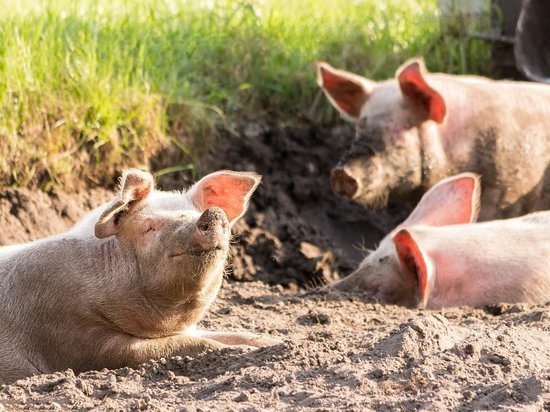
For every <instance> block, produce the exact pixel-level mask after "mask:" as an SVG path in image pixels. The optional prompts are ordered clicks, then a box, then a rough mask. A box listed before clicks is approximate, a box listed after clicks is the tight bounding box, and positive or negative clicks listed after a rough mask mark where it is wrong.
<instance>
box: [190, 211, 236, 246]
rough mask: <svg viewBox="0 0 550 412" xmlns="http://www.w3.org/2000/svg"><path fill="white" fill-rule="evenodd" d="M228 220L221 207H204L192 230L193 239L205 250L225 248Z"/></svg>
mask: <svg viewBox="0 0 550 412" xmlns="http://www.w3.org/2000/svg"><path fill="white" fill-rule="evenodd" d="M228 231H229V222H228V221H227V217H226V215H225V213H224V211H223V210H222V209H220V208H219V207H211V208H208V209H206V210H205V211H204V212H203V214H202V215H201V216H200V217H199V220H197V224H196V227H195V230H194V233H193V235H194V238H195V241H196V242H197V243H198V244H199V245H200V247H201V248H202V249H203V250H204V251H205V252H207V251H210V250H215V249H225V247H226V243H227V241H228Z"/></svg>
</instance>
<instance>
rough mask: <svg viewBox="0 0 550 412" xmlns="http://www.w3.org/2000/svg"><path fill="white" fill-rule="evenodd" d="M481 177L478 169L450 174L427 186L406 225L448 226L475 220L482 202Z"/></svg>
mask: <svg viewBox="0 0 550 412" xmlns="http://www.w3.org/2000/svg"><path fill="white" fill-rule="evenodd" d="M480 196H481V187H480V177H479V175H477V174H475V173H461V174H459V175H455V176H451V177H449V178H447V179H444V180H442V181H440V182H439V183H437V184H436V185H434V186H433V187H432V188H431V189H430V190H428V191H427V192H426V193H425V194H424V196H422V199H420V202H418V205H416V207H415V209H414V210H413V211H412V213H411V214H410V216H409V217H408V218H407V220H405V222H403V224H402V225H403V226H405V225H406V226H412V225H426V226H447V225H457V224H466V223H473V222H475V221H476V219H477V215H478V214H479V206H480Z"/></svg>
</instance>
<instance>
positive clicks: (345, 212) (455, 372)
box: [0, 121, 550, 411]
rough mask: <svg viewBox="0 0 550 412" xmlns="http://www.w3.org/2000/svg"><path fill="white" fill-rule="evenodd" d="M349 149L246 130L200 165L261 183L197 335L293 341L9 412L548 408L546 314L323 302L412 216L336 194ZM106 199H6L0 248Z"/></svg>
mask: <svg viewBox="0 0 550 412" xmlns="http://www.w3.org/2000/svg"><path fill="white" fill-rule="evenodd" d="M350 135H351V133H350V130H349V129H347V128H345V127H344V128H335V129H332V130H320V129H319V128H317V127H315V126H308V125H304V126H301V127H283V126H282V125H280V124H277V123H276V122H275V121H261V122H257V121H249V122H244V121H243V123H242V125H241V126H239V127H237V128H236V129H235V130H234V131H233V132H232V133H227V135H226V136H224V137H223V138H222V139H220V141H219V142H218V145H217V147H216V148H215V149H212V150H211V152H209V153H208V154H207V155H206V157H205V158H204V160H203V162H202V170H201V172H202V173H206V172H209V171H213V170H216V169H220V168H230V169H234V170H255V171H257V172H259V173H261V174H262V175H264V179H263V184H262V185H261V186H260V188H259V189H258V191H257V193H256V195H255V196H254V198H253V200H252V204H251V206H250V209H249V211H248V213H247V215H246V216H245V218H243V219H241V221H240V222H239V223H238V224H237V227H236V229H235V232H236V239H235V244H234V245H233V257H232V262H231V263H230V267H231V270H230V271H229V276H228V279H227V280H226V281H225V283H224V286H223V287H222V292H221V294H220V296H219V298H218V300H217V301H216V302H215V303H214V305H213V307H212V309H211V310H210V311H209V313H208V314H207V316H206V318H205V319H204V321H203V322H202V325H201V326H202V327H204V328H208V329H216V330H235V331H238V330H246V331H252V332H255V333H260V334H266V335H271V336H274V337H278V338H280V339H281V340H282V341H283V343H281V344H279V345H276V346H272V347H267V348H263V349H258V350H250V349H243V348H228V349H223V350H220V351H215V352H210V353H206V354H205V355H203V356H200V357H197V358H188V357H186V358H178V357H176V358H173V359H160V360H154V361H153V360H152V361H150V362H148V363H146V364H143V365H142V366H141V367H139V368H137V369H130V368H124V369H119V370H107V369H104V370H102V371H90V372H85V373H82V374H80V375H78V376H75V374H74V373H73V372H72V371H70V370H68V371H62V372H58V373H55V374H52V375H41V376H34V377H31V378H28V379H24V380H21V381H18V382H16V383H14V384H11V385H3V386H1V387H0V411H1V410H3V409H5V410H24V409H26V410H39V409H45V410H67V409H75V410H90V409H95V410H181V411H206V410H216V411H218V410H243V411H253V410H325V411H332V410H369V409H375V410H388V411H389V410H433V411H440V410H449V409H453V410H496V409H504V410H533V411H538V410H548V409H550V304H547V305H541V306H530V305H507V304H502V305H495V306H491V307H485V308H452V309H446V310H440V311H428V310H410V309H405V308H401V307H396V306H384V305H381V304H379V303H377V302H373V301H372V299H370V298H369V296H366V295H361V294H357V293H354V294H345V293H336V292H331V293H328V292H323V291H319V290H318V289H317V288H315V286H318V285H321V284H323V283H326V282H330V281H333V280H334V279H337V278H339V277H340V276H343V275H345V274H347V273H349V272H350V270H351V269H352V268H353V267H354V266H355V265H356V264H357V262H358V261H359V260H360V259H361V256H362V255H363V253H364V250H365V248H369V247H373V246H374V245H375V243H376V242H377V241H378V240H380V238H381V237H382V236H383V235H384V234H385V233H386V232H387V231H388V230H389V229H391V228H392V227H393V226H394V225H395V224H396V223H397V222H398V221H399V220H402V219H403V218H404V216H406V214H407V213H408V208H407V207H403V206H402V207H399V208H398V207H393V208H390V209H389V210H388V211H384V212H378V213H374V212H372V211H368V210H365V209H363V208H361V207H359V206H356V205H353V204H351V203H349V202H346V201H345V200H343V199H339V198H337V197H335V196H334V195H333V194H332V192H331V191H330V187H329V182H328V172H329V170H330V168H331V167H332V166H333V165H334V164H335V163H336V162H337V159H338V157H339V156H340V154H341V153H342V151H343V150H344V149H345V147H346V146H347V144H348V143H349V139H350ZM186 180H188V176H173V175H172V176H167V177H164V178H163V179H161V180H160V182H159V184H160V185H161V186H162V187H163V188H166V189H170V188H178V187H181V185H182V182H183V181H186ZM108 196H109V191H108V190H106V189H93V190H88V189H86V190H82V191H81V192H80V193H71V194H66V193H50V194H43V193H36V192H34V191H32V192H31V191H29V190H14V189H8V190H0V224H2V227H3V230H2V231H1V233H0V244H9V243H16V242H21V241H26V240H30V239H35V238H39V237H42V236H45V235H48V234H51V233H55V232H58V231H61V230H64V229H66V228H68V227H70V225H72V224H73V223H74V222H75V221H76V220H77V219H78V218H79V217H80V216H81V215H82V214H84V213H85V211H87V210H89V209H90V208H91V207H93V206H95V205H97V204H99V203H101V202H102V201H104V200H105V199H106V198H108ZM2 405H3V409H2Z"/></svg>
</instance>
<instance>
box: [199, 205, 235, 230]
mask: <svg viewBox="0 0 550 412" xmlns="http://www.w3.org/2000/svg"><path fill="white" fill-rule="evenodd" d="M227 224H228V222H227V217H226V216H225V213H224V211H223V210H221V209H220V208H219V207H210V208H208V209H206V210H205V211H204V212H203V214H202V215H201V216H200V217H199V220H198V221H197V227H198V228H199V230H201V231H202V232H208V231H209V230H212V229H215V228H216V227H218V226H219V227H221V228H222V229H225V228H226V227H227Z"/></svg>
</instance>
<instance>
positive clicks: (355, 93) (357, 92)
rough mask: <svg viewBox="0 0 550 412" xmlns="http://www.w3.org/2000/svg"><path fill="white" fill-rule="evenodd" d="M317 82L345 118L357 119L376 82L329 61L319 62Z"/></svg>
mask: <svg viewBox="0 0 550 412" xmlns="http://www.w3.org/2000/svg"><path fill="white" fill-rule="evenodd" d="M317 84H318V85H319V87H320V88H321V89H323V91H324V92H325V94H326V96H327V97H328V99H329V101H330V102H331V103H332V105H333V106H334V107H336V109H338V111H339V112H340V114H342V116H343V117H344V118H346V119H347V120H350V121H355V120H357V118H359V115H360V114H361V108H362V107H363V105H364V104H365V102H366V101H367V99H368V98H369V95H370V94H371V93H372V91H373V90H374V87H375V83H374V82H372V81H370V80H368V79H366V78H364V77H361V76H358V75H356V74H353V73H349V72H346V71H344V70H337V69H335V68H334V67H332V66H331V65H330V64H328V63H323V62H318V63H317Z"/></svg>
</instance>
